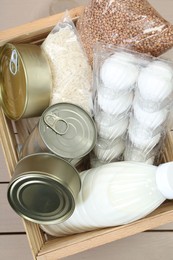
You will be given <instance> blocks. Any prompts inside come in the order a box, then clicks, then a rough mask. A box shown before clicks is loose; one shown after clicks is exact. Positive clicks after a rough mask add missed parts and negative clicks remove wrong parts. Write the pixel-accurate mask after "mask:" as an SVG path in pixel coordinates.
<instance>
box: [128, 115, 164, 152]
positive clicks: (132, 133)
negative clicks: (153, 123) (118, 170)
mask: <svg viewBox="0 0 173 260" xmlns="http://www.w3.org/2000/svg"><path fill="white" fill-rule="evenodd" d="M128 136H129V140H130V141H131V143H132V144H133V145H134V146H135V147H137V148H139V149H143V150H145V151H146V150H151V149H153V148H154V147H155V146H156V145H157V144H158V143H159V141H160V139H161V133H157V134H155V135H154V133H153V132H152V131H150V130H148V129H146V128H144V127H143V126H142V125H140V124H137V122H136V121H135V120H130V124H129V128H128Z"/></svg>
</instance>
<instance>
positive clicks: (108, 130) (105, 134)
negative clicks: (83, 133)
mask: <svg viewBox="0 0 173 260" xmlns="http://www.w3.org/2000/svg"><path fill="white" fill-rule="evenodd" d="M95 121H96V126H97V131H98V135H99V136H100V137H102V138H105V139H115V138H117V137H119V136H121V135H123V134H125V132H126V131H127V128H128V124H129V116H127V115H124V116H122V117H121V118H117V117H116V116H113V115H110V114H107V113H105V112H102V111H100V112H99V113H97V114H96V115H95Z"/></svg>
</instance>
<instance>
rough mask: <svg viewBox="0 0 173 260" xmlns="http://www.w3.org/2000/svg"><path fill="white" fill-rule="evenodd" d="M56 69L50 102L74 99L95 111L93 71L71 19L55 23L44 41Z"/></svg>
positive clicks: (46, 51)
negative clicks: (92, 82)
mask: <svg viewBox="0 0 173 260" xmlns="http://www.w3.org/2000/svg"><path fill="white" fill-rule="evenodd" d="M42 49H43V50H44V51H45V53H46V55H47V57H48V60H49V63H50V68H51V71H52V78H53V88H52V95H51V102H50V105H53V104H55V103H59V102H70V103H73V104H76V105H79V106H81V107H82V108H84V109H85V110H86V111H87V112H89V113H90V114H91V113H92V88H91V85H92V84H91V79H92V71H91V67H90V65H89V63H88V60H87V56H86V55H85V53H84V50H83V48H82V46H81V44H80V41H79V38H78V35H77V32H76V29H75V27H74V25H73V23H72V21H70V20H69V18H64V21H62V22H60V23H58V24H57V26H55V28H54V29H53V31H52V32H51V33H50V34H49V35H48V36H47V38H46V39H45V41H44V42H43V44H42Z"/></svg>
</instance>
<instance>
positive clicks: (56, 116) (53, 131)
mask: <svg viewBox="0 0 173 260" xmlns="http://www.w3.org/2000/svg"><path fill="white" fill-rule="evenodd" d="M96 136H97V132H96V126H95V123H94V121H93V119H92V117H91V116H90V115H89V114H88V113H87V112H86V111H85V110H83V109H82V108H81V107H79V106H77V105H74V104H71V103H58V104H54V105H52V106H50V107H49V108H47V109H46V110H45V111H44V112H43V114H42V116H41V118H40V120H39V123H38V125H37V126H36V128H35V129H34V130H33V131H32V133H31V134H30V136H29V138H28V139H27V140H26V142H25V144H24V145H23V148H22V151H21V157H24V156H26V155H28V154H32V153H37V152H45V151H46V152H52V153H54V154H56V155H58V156H60V157H63V158H65V159H67V160H68V161H70V162H71V163H72V164H73V165H76V164H78V163H79V162H80V160H81V158H83V157H84V156H86V155H87V154H88V153H89V152H90V151H91V150H92V149H93V147H94V146H95V143H96Z"/></svg>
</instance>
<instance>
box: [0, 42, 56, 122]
mask: <svg viewBox="0 0 173 260" xmlns="http://www.w3.org/2000/svg"><path fill="white" fill-rule="evenodd" d="M0 78H1V105H2V108H3V110H4V113H5V114H6V116H7V117H9V118H10V119H12V120H18V119H20V118H27V117H35V116H40V115H41V114H42V113H43V111H44V110H45V109H46V108H47V107H48V106H49V102H50V93H51V87H52V76H51V70H50V67H49V63H48V61H47V58H46V56H45V54H44V52H43V51H42V50H41V48H40V47H39V46H37V45H34V44H15V45H13V44H10V43H7V44H5V45H4V47H2V49H1V51H0Z"/></svg>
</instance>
